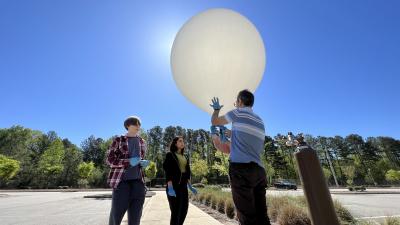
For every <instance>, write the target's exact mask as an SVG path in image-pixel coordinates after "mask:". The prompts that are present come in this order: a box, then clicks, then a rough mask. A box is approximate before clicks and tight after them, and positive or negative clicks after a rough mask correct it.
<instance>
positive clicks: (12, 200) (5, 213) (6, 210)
mask: <svg viewBox="0 0 400 225" xmlns="http://www.w3.org/2000/svg"><path fill="white" fill-rule="evenodd" d="M397 190H398V189H397ZM342 191H343V192H341V191H338V190H336V191H332V193H334V194H332V197H333V198H334V199H338V200H339V201H340V202H341V203H342V204H343V205H344V206H346V207H347V208H348V209H349V210H350V211H351V213H352V214H353V215H354V216H355V217H357V218H361V219H374V220H375V219H376V220H380V219H382V218H385V217H387V216H395V217H400V204H399V203H400V190H399V194H393V193H392V192H393V191H396V190H395V189H393V190H391V192H388V193H392V194H387V193H386V194H385V191H386V189H384V190H382V191H381V194H365V193H364V194H360V193H356V194H354V193H348V191H346V190H344V189H343V190H342ZM341 193H342V194H341ZM103 194H111V191H89V192H21V191H17V192H15V191H13V192H6V191H1V192H0V221H1V222H0V224H1V225H36V224H41V225H67V224H68V225H72V224H79V225H85V224H90V225H102V224H107V222H108V215H109V212H110V206H111V200H110V199H108V198H105V199H98V198H84V196H91V195H103ZM270 195H297V196H300V195H303V191H302V190H297V191H293V190H291V191H281V190H268V191H267V196H270ZM189 207H190V208H189V214H188V216H187V221H186V222H185V224H210V225H211V224H212V225H220V224H221V223H219V222H218V221H216V220H215V219H214V218H212V217H211V216H209V215H208V214H207V213H205V212H203V211H201V210H200V209H198V208H197V207H195V206H193V205H192V204H190V206H189ZM169 215H170V214H169V208H168V203H167V199H166V196H165V192H164V191H157V192H156V195H155V196H153V197H152V198H146V201H145V205H144V211H143V217H142V224H144V225H153V224H156V225H163V224H169V222H168V221H169ZM126 222H127V221H126V218H124V220H123V224H127V223H126Z"/></svg>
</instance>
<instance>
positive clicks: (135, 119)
mask: <svg viewBox="0 0 400 225" xmlns="http://www.w3.org/2000/svg"><path fill="white" fill-rule="evenodd" d="M130 125H133V126H140V125H141V122H140V119H139V117H137V116H130V117H128V118H127V119H126V120H125V122H124V127H125V129H126V130H128V127H129V126H130Z"/></svg>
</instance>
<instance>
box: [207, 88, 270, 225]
mask: <svg viewBox="0 0 400 225" xmlns="http://www.w3.org/2000/svg"><path fill="white" fill-rule="evenodd" d="M253 104H254V95H253V94H252V93H251V92H250V91H248V90H242V91H240V92H239V94H238V96H237V99H236V102H235V106H236V109H234V110H232V111H230V112H228V113H227V114H225V115H224V116H219V111H220V109H221V108H222V107H223V106H222V105H220V104H219V100H218V98H214V99H213V100H212V105H211V107H213V108H214V113H213V115H212V118H211V123H212V125H225V124H228V123H232V131H231V143H230V157H229V160H230V163H229V178H230V182H231V188H232V197H233V201H234V203H235V206H236V209H237V212H238V218H239V221H240V224H242V225H253V224H254V225H269V224H270V220H269V218H268V215H267V206H266V197H265V188H266V176H265V170H264V166H263V163H262V161H261V153H262V151H263V149H264V140H265V127H264V123H263V121H262V119H261V118H260V117H259V116H258V115H257V114H255V113H254V112H253V109H252V107H253Z"/></svg>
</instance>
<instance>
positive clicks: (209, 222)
mask: <svg viewBox="0 0 400 225" xmlns="http://www.w3.org/2000/svg"><path fill="white" fill-rule="evenodd" d="M170 214H171V213H170V210H169V205H168V200H167V196H166V194H165V192H164V191H156V195H154V196H153V197H151V198H149V199H148V200H147V199H146V202H145V205H144V207H143V215H142V220H141V222H140V224H141V225H169V219H170ZM122 224H128V221H127V219H126V217H125V218H124V220H123V223H122ZM185 224H186V225H198V224H204V225H222V223H220V222H218V221H217V220H216V219H214V218H213V217H211V216H210V215H208V214H207V213H205V212H203V211H202V210H200V209H199V208H197V207H196V206H194V205H192V204H190V203H189V210H188V214H187V216H186V220H185Z"/></svg>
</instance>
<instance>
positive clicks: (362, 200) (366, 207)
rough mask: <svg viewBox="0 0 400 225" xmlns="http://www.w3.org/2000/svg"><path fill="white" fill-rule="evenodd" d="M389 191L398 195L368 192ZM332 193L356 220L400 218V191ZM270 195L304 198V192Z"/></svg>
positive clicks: (276, 191)
mask: <svg viewBox="0 0 400 225" xmlns="http://www.w3.org/2000/svg"><path fill="white" fill-rule="evenodd" d="M388 191H390V192H393V193H396V194H393V193H391V194H368V192H374V193H379V192H388ZM331 192H332V193H333V194H332V198H333V199H337V200H339V201H340V202H341V203H342V205H343V206H345V207H346V208H347V209H349V210H350V212H351V214H352V215H353V216H354V217H355V218H359V219H371V220H375V219H378V220H379V219H382V218H384V217H387V216H393V217H400V204H399V203H400V190H399V189H390V190H388V189H371V190H368V191H367V192H365V193H354V194H351V193H349V192H348V191H347V190H346V189H333V190H331ZM341 192H342V193H341ZM268 195H294V196H302V195H303V190H301V189H299V190H297V191H293V190H289V191H287V190H267V196H268Z"/></svg>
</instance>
